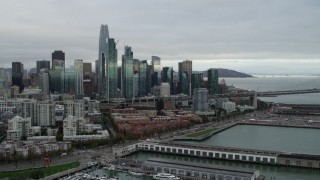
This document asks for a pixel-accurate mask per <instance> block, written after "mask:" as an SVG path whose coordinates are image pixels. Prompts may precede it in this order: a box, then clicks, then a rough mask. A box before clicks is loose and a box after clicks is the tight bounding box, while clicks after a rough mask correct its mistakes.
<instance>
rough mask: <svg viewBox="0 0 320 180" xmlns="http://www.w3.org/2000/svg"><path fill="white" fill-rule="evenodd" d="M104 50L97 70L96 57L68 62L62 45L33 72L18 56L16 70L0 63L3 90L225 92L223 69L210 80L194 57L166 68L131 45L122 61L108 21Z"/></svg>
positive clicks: (13, 93)
mask: <svg viewBox="0 0 320 180" xmlns="http://www.w3.org/2000/svg"><path fill="white" fill-rule="evenodd" d="M98 52H99V53H98V59H97V60H96V61H95V68H94V69H95V71H93V70H92V69H93V67H92V63H90V62H85V61H83V60H82V59H76V60H73V66H71V67H68V68H67V67H66V66H65V64H66V58H65V52H63V51H61V50H57V51H54V52H53V53H52V59H51V61H48V60H40V61H37V62H36V68H33V69H31V70H30V71H29V72H27V71H26V70H25V69H24V66H23V64H22V63H21V62H13V63H12V68H11V71H10V70H8V69H4V68H1V69H0V95H1V96H10V97H11V98H13V97H17V96H19V95H20V97H21V96H22V95H21V94H23V93H26V91H23V90H24V89H25V88H27V89H30V88H29V87H32V88H33V89H35V88H36V87H38V89H40V90H41V91H39V92H40V93H41V94H43V95H49V94H74V95H75V96H76V98H78V99H81V98H83V97H84V96H87V97H100V98H101V99H107V100H109V99H113V98H125V99H132V98H136V97H144V96H150V95H153V96H170V95H175V94H185V95H189V96H191V95H192V94H193V90H194V89H195V88H202V87H203V88H207V89H208V90H209V91H208V92H209V94H217V93H219V92H220V90H219V86H218V71H217V69H209V70H208V72H207V74H208V78H207V81H204V73H203V72H194V71H193V70H192V61H190V60H185V61H183V62H179V64H178V72H175V71H174V70H173V67H168V66H164V67H162V68H161V58H160V57H158V56H151V61H149V60H139V59H136V58H134V52H133V49H132V47H130V46H125V47H124V53H123V55H122V56H121V66H118V50H117V42H116V41H115V39H114V38H111V37H109V30H108V26H107V25H101V29H100V36H99V49H98ZM27 92H28V91H27Z"/></svg>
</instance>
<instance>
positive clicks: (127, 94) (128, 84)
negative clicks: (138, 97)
mask: <svg viewBox="0 0 320 180" xmlns="http://www.w3.org/2000/svg"><path fill="white" fill-rule="evenodd" d="M121 78H122V83H121V91H122V96H123V97H124V98H126V99H132V98H133V52H132V50H131V47H129V46H125V47H124V55H122V68H121Z"/></svg>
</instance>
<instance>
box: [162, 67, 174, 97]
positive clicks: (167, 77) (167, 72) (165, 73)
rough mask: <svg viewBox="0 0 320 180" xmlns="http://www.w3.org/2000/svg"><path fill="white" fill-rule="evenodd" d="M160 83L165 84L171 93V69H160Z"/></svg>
mask: <svg viewBox="0 0 320 180" xmlns="http://www.w3.org/2000/svg"><path fill="white" fill-rule="evenodd" d="M161 79H162V80H161V81H162V82H167V83H169V85H170V92H171V93H172V92H173V68H172V67H163V68H162V78H161Z"/></svg>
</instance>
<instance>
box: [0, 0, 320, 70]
mask: <svg viewBox="0 0 320 180" xmlns="http://www.w3.org/2000/svg"><path fill="white" fill-rule="evenodd" d="M181 2H182V1H176V2H169V1H166V2H165V3H159V2H154V3H150V2H147V1H137V2H134V3H133V2H130V1H121V2H104V1H93V2H86V1H77V3H75V1H69V2H63V3H64V7H61V2H59V1H44V2H41V3H34V2H30V3H24V2H20V1H19V3H17V1H10V2H5V3H3V4H2V6H1V8H0V9H1V13H2V16H1V20H2V22H3V28H2V29H1V31H0V32H1V33H0V38H1V39H2V42H1V44H0V47H1V48H0V49H1V50H0V54H2V56H1V57H0V58H1V59H0V60H1V61H4V62H5V63H4V65H3V66H4V67H10V64H11V62H15V61H21V62H22V63H23V64H24V65H25V67H26V68H32V67H34V66H35V65H34V64H33V62H34V61H36V60H41V59H46V60H50V53H51V52H52V51H53V50H56V49H59V50H62V51H64V52H65V53H66V66H70V65H71V64H72V62H73V60H74V59H83V60H84V61H85V62H92V63H94V61H95V60H97V59H98V57H97V48H98V44H97V39H99V37H98V35H97V33H96V29H98V28H99V26H100V24H108V25H109V27H110V32H112V36H113V37H114V38H115V41H118V40H119V45H118V47H119V49H118V62H121V58H120V57H121V55H122V54H123V52H124V49H123V47H124V45H130V46H131V47H133V49H134V51H135V56H134V58H136V59H141V60H143V59H148V60H150V57H151V56H152V55H157V56H159V57H161V61H162V62H166V64H167V65H168V66H172V67H174V69H175V70H177V63H178V62H181V61H183V60H192V61H193V62H194V67H193V69H195V70H205V69H202V68H203V67H204V65H206V64H210V65H212V66H210V67H213V68H228V69H234V70H237V71H241V72H245V73H251V74H258V73H262V74H268V73H269V74H277V73H282V74H319V73H318V70H317V69H318V68H317V67H319V65H320V55H319V52H318V49H319V47H320V44H319V42H318V41H317V39H316V38H315V37H319V32H320V31H319V26H318V23H317V22H318V18H317V17H320V16H319V14H320V11H319V3H318V2H316V1H308V2H301V1H290V3H289V1H281V2H278V1H268V2H264V1H261V2H260V1H258V2H253V1H242V2H241V3H239V2H236V1H214V2H212V1H200V2H199V3H196V4H195V3H192V2H191V1H187V2H185V1H184V3H181ZM168 4H169V6H168ZM22 7H23V8H22ZM68 7H73V8H68ZM154 7H159V8H156V9H155V8H154ZM12 8H15V13H8V10H9V11H10V10H11V9H12ZM121 8H122V9H123V10H122V11H121V12H125V13H119V11H118V9H121ZM100 9H104V11H99V10H100ZM142 9H143V13H142V12H141V13H133V12H140V11H141V10H142ZM53 10H54V11H53ZM80 10H81V11H80ZM43 11H45V13H44V12H43ZM84 11H92V12H94V13H90V14H84V13H82V12H84ZM188 11H192V12H194V13H189V12H188ZM40 14H41V16H40ZM71 14H72V15H71ZM129 14H130V16H129ZM62 17H63V18H62ZM79 19H81V21H79ZM39 22H43V23H39ZM75 29H77V30H76V31H75ZM21 40H23V43H21ZM118 64H119V65H120V64H121V63H118ZM266 65H267V66H266ZM284 65H285V66H286V67H287V68H286V69H285V70H283V68H282V67H283V66H284ZM302 65H303V66H302ZM259 67H263V68H259ZM279 67H281V68H279Z"/></svg>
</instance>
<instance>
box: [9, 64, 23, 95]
mask: <svg viewBox="0 0 320 180" xmlns="http://www.w3.org/2000/svg"><path fill="white" fill-rule="evenodd" d="M11 71H12V76H11V77H12V81H11V85H12V86H18V87H19V88H20V89H19V91H20V92H22V91H23V89H24V86H23V82H22V78H23V64H22V63H21V62H12V70H11Z"/></svg>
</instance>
